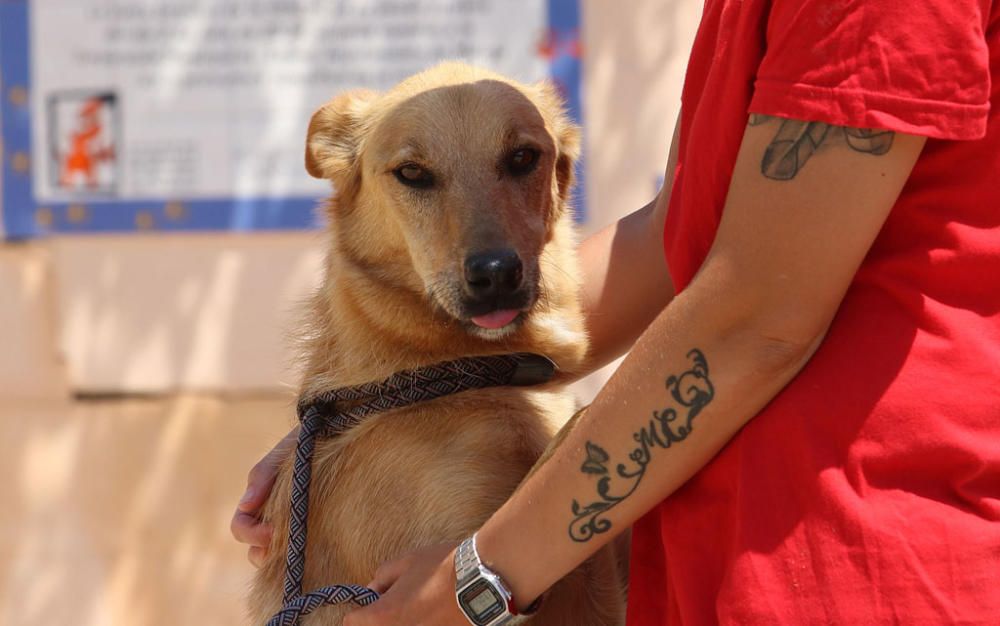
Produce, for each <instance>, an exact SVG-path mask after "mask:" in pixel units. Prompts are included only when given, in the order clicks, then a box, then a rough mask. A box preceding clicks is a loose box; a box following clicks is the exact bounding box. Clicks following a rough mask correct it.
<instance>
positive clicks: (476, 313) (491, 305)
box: [456, 290, 535, 338]
mask: <svg viewBox="0 0 1000 626" xmlns="http://www.w3.org/2000/svg"><path fill="white" fill-rule="evenodd" d="M534 304H535V298H534V296H533V295H531V294H530V293H528V291H527V290H519V291H518V292H516V293H513V294H510V295H509V296H508V297H501V298H496V299H493V300H491V301H482V300H469V299H465V300H463V302H462V304H461V309H462V314H461V315H458V316H456V317H458V319H459V320H460V321H462V322H464V323H465V325H466V327H467V329H468V330H470V331H471V332H473V333H474V334H477V335H480V336H483V337H491V338H492V337H498V336H501V335H506V334H508V333H509V332H511V331H513V330H515V329H517V328H518V327H519V326H520V325H521V324H522V323H523V322H524V320H525V318H526V317H527V316H528V313H529V311H530V310H531V307H532V306H533V305H534Z"/></svg>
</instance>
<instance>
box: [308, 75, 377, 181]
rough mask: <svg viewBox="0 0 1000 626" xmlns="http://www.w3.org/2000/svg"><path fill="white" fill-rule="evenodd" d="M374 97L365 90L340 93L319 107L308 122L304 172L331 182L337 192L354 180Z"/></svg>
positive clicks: (373, 93) (373, 94)
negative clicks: (369, 110) (335, 185)
mask: <svg viewBox="0 0 1000 626" xmlns="http://www.w3.org/2000/svg"><path fill="white" fill-rule="evenodd" d="M375 98H376V94H375V92H373V91H369V90H367V89H356V90H353V91H348V92H346V93H343V94H341V95H339V96H337V97H336V98H334V99H333V100H331V101H330V102H327V103H326V104H325V105H323V106H322V107H320V109H319V110H318V111H316V112H315V113H313V116H312V119H311V120H309V131H308V133H307V134H306V171H307V172H309V174H311V175H312V176H314V177H316V178H326V179H330V180H332V181H334V183H335V184H337V187H339V188H340V189H341V190H343V189H344V187H343V186H344V185H345V183H347V182H348V181H349V180H356V179H357V176H355V174H356V173H357V167H358V155H359V149H360V146H361V141H362V138H363V135H364V131H365V128H366V123H367V119H368V109H369V107H370V105H371V103H372V102H373V101H374V100H375Z"/></svg>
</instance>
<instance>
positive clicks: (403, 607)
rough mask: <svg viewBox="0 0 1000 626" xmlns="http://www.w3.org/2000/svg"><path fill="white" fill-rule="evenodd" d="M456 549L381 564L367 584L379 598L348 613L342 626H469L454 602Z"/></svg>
mask: <svg viewBox="0 0 1000 626" xmlns="http://www.w3.org/2000/svg"><path fill="white" fill-rule="evenodd" d="M457 546H458V544H457V543H446V544H440V545H436V546H430V547H428V548H422V549H420V550H416V551H414V552H410V553H409V554H407V555H405V556H403V557H402V558H399V559H396V560H394V561H389V562H387V563H384V564H383V565H382V566H381V567H379V568H378V571H377V572H375V580H373V581H371V582H370V583H368V587H369V588H371V589H374V590H375V591H377V592H379V593H380V594H382V597H381V598H380V599H379V600H378V601H376V602H375V603H373V604H371V605H369V606H366V607H364V608H361V609H356V610H354V611H351V612H350V613H349V614H348V615H347V617H345V618H344V626H469V621H468V620H467V619H466V618H465V616H464V615H462V613H461V611H459V609H458V602H457V601H456V600H455V548H456V547H457Z"/></svg>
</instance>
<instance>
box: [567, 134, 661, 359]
mask: <svg viewBox="0 0 1000 626" xmlns="http://www.w3.org/2000/svg"><path fill="white" fill-rule="evenodd" d="M679 134H680V116H679V115H678V118H677V124H676V126H675V127H674V136H673V139H672V140H671V143H670V156H669V158H668V159H667V169H666V171H665V174H664V177H663V188H662V189H661V190H660V193H659V194H658V195H657V197H656V199H654V200H653V201H652V202H650V203H649V204H647V205H646V206H644V207H642V208H641V209H639V210H637V211H634V212H633V213H630V214H629V215H626V216H625V217H623V218H621V219H620V220H618V221H617V222H615V223H614V224H610V225H608V226H607V227H605V228H603V229H601V230H600V231H598V232H596V233H594V234H593V235H591V236H590V237H588V238H587V239H586V240H585V241H584V242H583V243H582V244H581V245H580V263H581V266H582V269H583V276H584V280H583V307H584V313H585V315H586V319H587V330H588V331H589V333H590V341H591V350H590V354H589V356H588V360H587V365H586V368H585V369H586V372H585V373H589V372H592V371H594V370H596V369H598V368H600V367H602V366H604V365H607V364H608V363H610V362H611V361H613V360H615V359H616V358H618V357H620V356H621V355H623V354H625V352H627V351H628V349H629V348H631V347H632V344H633V343H635V340H636V339H638V337H639V335H640V333H642V331H643V330H644V329H645V328H646V327H647V326H649V324H650V322H652V321H653V319H654V318H656V315H657V314H658V313H659V312H660V311H662V310H663V307H665V306H667V303H669V302H670V300H671V299H672V298H673V297H674V287H673V283H672V282H671V280H670V274H669V273H668V271H667V263H666V259H665V258H664V255H663V225H664V222H665V221H666V219H667V205H668V204H669V202H670V193H671V190H672V189H673V184H674V169H675V168H676V166H677V148H678V141H677V137H678V135H679Z"/></svg>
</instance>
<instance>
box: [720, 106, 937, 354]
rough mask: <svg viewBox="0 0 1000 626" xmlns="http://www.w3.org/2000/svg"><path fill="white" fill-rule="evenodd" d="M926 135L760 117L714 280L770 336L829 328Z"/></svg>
mask: <svg viewBox="0 0 1000 626" xmlns="http://www.w3.org/2000/svg"><path fill="white" fill-rule="evenodd" d="M923 145H924V138H922V137H918V136H914V135H906V134H902V133H892V132H889V131H877V130H867V129H851V128H844V127H840V126H832V125H828V124H824V123H821V122H801V121H796V120H786V119H782V118H775V117H767V116H758V115H752V116H751V118H750V121H749V123H748V125H747V127H746V131H745V134H744V137H743V142H742V145H741V147H740V151H739V155H738V157H737V160H736V165H735V168H734V171H733V176H732V180H731V183H730V188H729V194H728V197H727V199H726V204H725V208H724V211H723V215H722V220H721V223H720V225H719V229H718V233H717V236H716V240H715V243H714V244H713V247H712V250H711V251H710V253H709V255H708V258H707V259H706V261H705V264H704V266H703V268H702V274H704V275H705V277H706V279H708V280H712V281H719V284H717V285H715V286H716V287H717V288H719V289H721V290H722V291H721V293H724V294H725V297H726V298H727V301H728V304H729V305H730V306H733V307H739V308H740V309H741V310H742V311H743V313H744V315H747V316H749V317H750V318H751V319H752V323H753V324H755V325H756V326H757V327H758V328H759V330H760V332H762V333H764V334H766V335H767V336H769V337H771V338H777V339H780V340H783V341H787V342H791V343H794V344H808V343H812V342H813V341H814V340H815V339H816V338H818V336H820V335H822V333H823V332H825V329H826V327H827V326H828V324H829V322H830V320H831V319H832V318H833V315H834V313H835V312H836V310H837V307H838V306H839V304H840V301H841V300H842V298H843V296H844V293H845V292H846V290H847V288H848V286H849V285H850V282H851V280H852V278H853V277H854V274H855V273H856V272H857V269H858V266H859V265H860V264H861V261H862V260H863V259H864V257H865V255H866V254H867V252H868V249H869V248H870V247H871V244H872V242H873V241H874V239H875V237H876V235H877V234H878V232H879V230H880V229H881V227H882V224H883V223H884V222H885V219H886V217H887V216H888V214H889V212H890V210H891V209H892V207H893V205H894V204H895V202H896V199H897V197H898V196H899V193H900V191H901V190H902V188H903V185H904V184H905V182H906V180H907V178H908V177H909V174H910V171H911V170H912V168H913V165H914V163H915V162H916V160H917V157H918V156H919V154H920V151H921V149H922V148H923Z"/></svg>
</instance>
